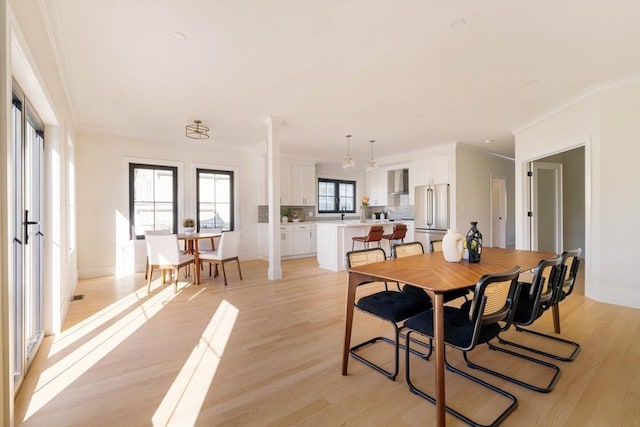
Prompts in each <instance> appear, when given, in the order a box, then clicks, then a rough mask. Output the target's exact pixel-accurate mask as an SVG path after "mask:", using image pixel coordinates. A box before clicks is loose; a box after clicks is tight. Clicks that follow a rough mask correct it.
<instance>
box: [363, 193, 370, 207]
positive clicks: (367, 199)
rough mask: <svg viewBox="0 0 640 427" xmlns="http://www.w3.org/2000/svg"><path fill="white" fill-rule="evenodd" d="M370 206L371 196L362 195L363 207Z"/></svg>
mask: <svg viewBox="0 0 640 427" xmlns="http://www.w3.org/2000/svg"><path fill="white" fill-rule="evenodd" d="M367 206H369V196H362V207H363V208H366V207H367Z"/></svg>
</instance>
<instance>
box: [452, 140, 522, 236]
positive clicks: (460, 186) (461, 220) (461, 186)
mask: <svg viewBox="0 0 640 427" xmlns="http://www.w3.org/2000/svg"><path fill="white" fill-rule="evenodd" d="M455 176H456V179H455V183H456V186H455V187H456V195H455V198H456V206H457V209H456V210H455V211H452V214H454V215H455V220H454V221H452V227H453V226H455V227H456V228H457V229H458V230H459V231H460V233H462V234H463V235H464V234H466V232H467V231H469V229H470V228H471V225H470V222H471V221H478V229H479V230H480V231H481V232H482V233H483V235H484V236H485V237H484V238H485V239H486V241H487V242H488V241H489V236H490V230H491V178H492V177H493V178H498V177H500V178H504V179H505V183H506V186H507V188H506V191H507V222H506V243H507V247H514V245H515V189H514V162H513V160H510V159H506V158H503V157H498V156H495V155H491V154H488V153H484V152H481V151H478V150H474V149H470V148H468V147H465V146H463V145H461V146H458V147H457V148H456V173H455Z"/></svg>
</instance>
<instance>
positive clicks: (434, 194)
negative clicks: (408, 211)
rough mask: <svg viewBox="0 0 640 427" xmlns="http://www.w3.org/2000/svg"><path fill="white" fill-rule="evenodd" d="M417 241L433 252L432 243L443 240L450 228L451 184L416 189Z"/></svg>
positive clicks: (417, 187)
mask: <svg viewBox="0 0 640 427" xmlns="http://www.w3.org/2000/svg"><path fill="white" fill-rule="evenodd" d="M414 200H415V240H416V241H419V242H420V243H422V245H423V246H424V249H425V251H426V252H429V251H431V241H433V240H442V238H443V237H444V235H445V233H446V232H447V229H448V228H449V184H438V185H422V186H416V187H415V199H414Z"/></svg>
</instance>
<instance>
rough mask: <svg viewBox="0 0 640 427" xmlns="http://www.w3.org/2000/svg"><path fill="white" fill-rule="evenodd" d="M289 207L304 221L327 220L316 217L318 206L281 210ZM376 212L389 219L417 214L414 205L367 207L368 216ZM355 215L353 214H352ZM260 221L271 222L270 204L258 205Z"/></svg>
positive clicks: (411, 216)
mask: <svg viewBox="0 0 640 427" xmlns="http://www.w3.org/2000/svg"><path fill="white" fill-rule="evenodd" d="M287 209H291V211H292V212H293V211H295V212H296V213H297V214H298V216H299V217H300V218H301V219H302V220H303V221H323V220H324V221H326V220H327V219H329V218H327V217H326V216H322V217H316V216H314V215H315V212H316V207H315V206H282V207H281V211H283V212H284V211H286V210H287ZM376 212H388V213H389V219H398V220H399V219H413V218H414V216H415V211H414V208H413V205H409V204H406V205H393V206H369V207H368V208H367V213H366V216H367V218H371V215H373V214H375V213H376ZM350 216H353V214H350ZM336 219H339V214H336ZM258 222H263V223H266V222H269V206H266V205H260V206H258Z"/></svg>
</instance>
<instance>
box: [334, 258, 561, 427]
mask: <svg viewBox="0 0 640 427" xmlns="http://www.w3.org/2000/svg"><path fill="white" fill-rule="evenodd" d="M553 256H555V254H554V253H552V252H535V251H526V250H515V249H499V248H487V247H485V248H483V249H482V258H481V260H480V262H478V263H469V262H468V261H465V260H463V261H461V262H447V261H446V260H445V259H444V257H443V255H442V253H441V252H431V253H426V254H421V255H414V256H409V257H404V258H397V259H389V260H387V261H382V262H377V263H372V264H367V265H361V266H358V267H352V268H350V269H348V273H349V284H348V288H347V306H346V319H345V333H344V347H343V350H342V375H347V370H348V365H349V348H350V347H351V328H352V323H353V308H354V303H355V297H356V289H357V287H358V286H359V285H360V284H362V283H366V282H371V281H390V282H398V283H405V284H410V285H414V286H418V287H421V288H423V289H424V290H425V291H426V292H427V294H428V295H429V297H430V298H431V301H432V303H433V324H434V337H433V339H434V343H435V349H434V353H435V364H434V369H435V382H436V399H435V400H436V423H437V425H438V426H444V425H445V384H444V382H445V381H444V380H445V377H444V367H445V359H444V345H445V344H444V309H443V305H444V294H445V293H446V292H448V291H454V290H456V289H462V288H466V287H468V286H470V285H473V284H475V283H476V282H477V281H478V280H479V279H480V278H481V277H482V276H483V275H485V274H491V273H500V272H504V271H507V270H510V269H512V268H513V267H515V266H519V267H520V271H521V272H522V271H526V270H531V269H533V268H535V266H536V265H537V264H538V262H539V261H540V260H541V259H543V258H552V257H553Z"/></svg>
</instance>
